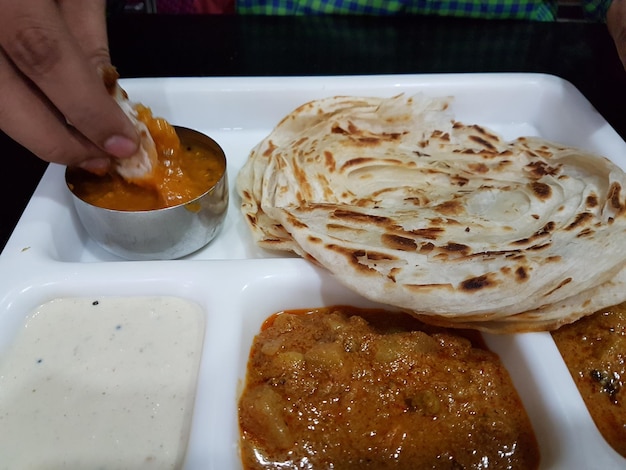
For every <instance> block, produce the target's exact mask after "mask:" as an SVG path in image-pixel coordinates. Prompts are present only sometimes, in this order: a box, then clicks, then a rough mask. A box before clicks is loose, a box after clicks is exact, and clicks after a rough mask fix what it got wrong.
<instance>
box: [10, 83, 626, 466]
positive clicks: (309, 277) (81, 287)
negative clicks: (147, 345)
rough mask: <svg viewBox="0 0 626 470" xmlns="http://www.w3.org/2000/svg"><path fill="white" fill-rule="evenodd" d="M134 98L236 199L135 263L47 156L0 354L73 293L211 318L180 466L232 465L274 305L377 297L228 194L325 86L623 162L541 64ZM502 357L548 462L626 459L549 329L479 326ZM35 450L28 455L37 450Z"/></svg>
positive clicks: (623, 147) (178, 89)
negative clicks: (597, 420) (257, 219)
mask: <svg viewBox="0 0 626 470" xmlns="http://www.w3.org/2000/svg"><path fill="white" fill-rule="evenodd" d="M122 86H123V87H124V88H125V89H126V91H127V92H128V94H129V96H130V98H131V100H133V101H137V102H141V103H143V104H145V105H147V106H149V107H151V108H152V110H153V113H154V115H156V116H163V117H165V118H166V119H168V120H169V121H170V122H171V123H173V124H176V125H180V126H185V127H190V128H194V129H197V130H199V131H201V132H203V133H206V134H207V135H209V136H211V137H212V138H213V139H215V140H216V141H217V142H218V143H219V144H220V145H221V146H222V148H223V149H224V151H225V153H226V156H227V159H228V174H229V180H230V188H231V189H230V190H231V198H230V207H229V212H228V216H227V218H226V221H225V224H224V226H223V228H222V230H221V232H220V233H219V234H218V236H217V237H216V238H215V239H214V240H213V241H212V242H211V243H210V244H209V245H208V246H206V247H205V248H203V249H202V250H200V251H198V252H197V253H194V254H193V255H190V256H188V257H186V258H184V259H181V260H176V261H145V262H144V261H141V262H130V261H124V260H122V259H119V258H116V257H115V256H113V255H111V254H109V253H107V252H105V251H103V250H102V249H101V248H99V247H98V246H97V245H95V243H93V242H92V241H91V240H89V238H88V236H87V234H86V233H85V231H84V230H83V229H82V227H81V225H80V223H79V221H78V219H77V217H76V214H75V213H74V210H73V207H72V203H71V199H70V196H69V194H68V192H67V188H66V187H65V184H64V180H63V172H64V168H63V167H61V166H58V165H50V167H49V168H48V170H47V171H46V173H45V174H44V177H43V178H42V180H41V182H40V184H39V186H38V188H37V190H36V192H35V194H34V195H33V197H32V199H31V201H30V203H29V205H28V206H27V208H26V210H25V212H24V214H23V216H22V218H21V219H20V222H19V223H18V225H17V227H16V229H15V231H14V233H13V235H12V236H11V238H10V239H9V241H8V243H7V245H6V247H5V249H4V251H3V253H2V254H1V255H0V354H1V353H2V352H3V351H5V350H6V349H7V348H8V345H9V344H10V342H11V340H12V338H13V336H14V334H15V332H16V331H17V329H18V328H19V326H20V325H21V324H22V323H23V321H24V318H25V316H26V315H27V314H28V313H29V312H30V311H31V310H33V309H34V308H36V307H37V306H38V305H40V304H42V303H44V302H46V301H48V300H51V299H54V298H58V297H68V296H85V295H87V296H100V297H102V296H108V295H110V296H142V295H173V296H179V297H182V298H185V299H190V300H193V301H195V302H197V303H198V304H200V305H201V306H202V308H203V309H204V311H205V314H206V332H205V340H204V349H203V352H202V359H201V364H200V374H199V381H198V388H197V396H196V401H195V408H194V415H193V422H192V430H191V437H190V442H189V448H188V451H187V457H186V461H185V466H184V468H186V469H190V470H191V469H193V470H196V469H197V470H206V469H236V468H239V467H240V464H239V457H238V428H237V398H238V392H239V390H240V388H241V385H242V382H243V378H244V375H245V367H246V359H247V355H248V351H249V347H250V344H251V341H252V339H253V337H254V335H255V334H256V332H257V331H258V330H259V327H260V325H261V323H262V322H263V320H265V318H266V317H267V316H268V315H270V314H272V313H274V312H275V311H278V310H283V309H294V308H306V307H317V306H322V305H332V304H339V303H341V304H354V305H362V306H371V305H372V304H371V303H370V302H368V301H366V300H364V299H362V298H360V297H359V296H358V295H357V294H355V293H352V292H351V291H348V290H346V289H345V288H343V287H342V286H341V285H339V284H338V283H337V282H336V281H335V280H334V279H333V278H332V276H330V275H329V274H328V273H327V272H325V271H323V270H321V269H318V268H316V267H313V266H312V265H311V264H309V263H308V262H306V261H305V260H302V259H300V258H296V257H288V256H285V255H284V254H282V253H272V252H268V251H264V250H261V249H259V248H258V247H256V246H255V245H254V243H253V241H252V238H251V236H250V234H249V231H248V228H247V226H246V225H245V222H244V220H243V218H242V216H241V214H240V211H239V207H238V206H239V198H238V197H237V195H236V192H235V190H234V188H235V178H236V175H237V172H238V170H239V169H240V168H241V166H242V165H243V163H244V162H245V160H246V158H247V156H248V153H249V151H250V149H251V148H252V147H253V146H254V145H256V144H257V143H258V142H259V141H260V140H261V139H263V138H264V137H265V136H266V135H267V134H268V133H269V132H270V131H271V130H272V129H273V127H274V126H275V125H276V124H277V123H278V122H279V121H280V119H282V117H284V116H285V115H286V114H288V113H289V112H291V111H292V110H293V109H294V108H296V107H297V106H299V105H301V104H303V103H305V102H307V101H309V100H312V99H316V98H323V97H328V96H333V95H361V96H393V95H396V94H398V93H409V94H412V93H417V92H423V93H426V94H429V95H432V96H453V97H454V101H453V105H452V111H453V113H454V115H455V117H456V119H457V120H459V121H462V122H465V123H475V124H481V125H484V126H487V127H489V128H491V129H493V130H496V131H498V132H500V133H501V134H502V135H503V136H504V137H505V138H515V137H518V136H522V135H536V136H541V137H544V138H547V139H550V140H554V141H558V142H561V143H564V144H568V145H575V146H579V147H582V148H584V149H587V150H590V151H594V152H597V153H601V154H603V155H605V156H607V157H609V158H611V159H613V160H614V161H615V162H617V163H618V164H619V165H621V166H622V167H626V144H625V143H624V141H623V140H622V139H621V138H620V137H619V136H618V135H617V133H616V132H615V131H614V130H613V129H612V128H611V127H610V126H609V125H608V123H607V122H606V121H605V120H604V119H603V118H602V116H600V115H599V114H598V113H597V112H596V111H595V110H594V109H593V107H592V106H591V105H590V104H589V102H588V101H587V100H586V99H585V98H584V97H583V96H582V95H581V94H580V93H579V92H578V91H577V90H576V89H575V88H574V87H573V86H571V85H570V84H569V83H567V82H565V81H563V80H561V79H559V78H556V77H553V76H548V75H539V74H467V75H393V76H392V75H389V76H349V77H348V76H342V77H288V78H286V77H285V78H282V77H272V78H269V77H267V78H256V77H250V78H162V79H132V80H125V81H122ZM485 339H486V341H487V344H488V345H489V346H490V347H491V348H492V349H493V350H494V351H495V352H496V353H498V354H499V355H500V357H501V359H502V360H503V361H504V363H505V365H506V366H507V368H508V370H509V372H510V373H511V376H512V378H513V381H514V383H515V385H516V387H517V388H518V390H519V392H520V395H521V397H522V400H523V402H524V404H525V406H526V408H527V411H528V413H529V416H530V418H531V421H532V424H533V426H534V429H535V433H536V435H537V438H538V441H539V444H540V449H541V454H542V465H541V468H544V469H553V468H558V469H578V468H581V469H582V468H584V469H591V468H598V469H608V468H625V467H626V459H623V458H622V457H620V456H619V455H618V454H617V453H616V452H615V451H613V449H611V448H610V447H609V446H608V445H607V444H606V443H605V441H604V439H603V438H602V437H601V436H600V435H599V433H598V432H597V430H596V428H595V425H594V424H593V421H592V420H591V418H590V416H589V414H588V412H587V410H586V407H585V405H584V403H583V402H582V399H581V398H580V395H579V394H578V392H577V390H576V388H575V385H574V383H573V381H572V379H571V377H570V375H569V372H568V371H567V368H566V367H565V364H564V363H563V361H562V359H561V357H560V355H559V353H558V351H557V349H556V346H555V345H554V343H553V341H552V338H551V336H550V335H549V334H548V333H533V334H522V335H512V336H493V335H485ZM34 451H36V450H35V449H34Z"/></svg>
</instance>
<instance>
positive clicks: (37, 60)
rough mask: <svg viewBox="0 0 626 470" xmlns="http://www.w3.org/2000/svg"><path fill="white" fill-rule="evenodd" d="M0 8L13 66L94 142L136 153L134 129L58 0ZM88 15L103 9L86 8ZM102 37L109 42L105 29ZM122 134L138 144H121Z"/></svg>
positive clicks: (1, 41)
mask: <svg viewBox="0 0 626 470" xmlns="http://www.w3.org/2000/svg"><path fill="white" fill-rule="evenodd" d="M80 3H83V2H80ZM0 11H2V13H3V14H2V15H1V16H0V45H1V46H2V48H3V50H4V51H5V53H6V54H7V55H8V56H9V58H10V59H11V61H12V62H13V63H14V65H15V66H16V67H17V68H18V69H19V70H20V71H21V72H22V73H23V74H24V75H25V76H27V77H28V78H29V79H30V80H32V82H33V83H34V84H35V85H36V86H37V87H38V88H39V89H40V90H41V91H42V92H43V93H44V94H45V95H46V96H47V97H48V99H49V100H50V101H51V102H52V104H53V105H54V106H55V107H56V108H57V109H58V110H59V111H60V113H61V114H62V115H63V116H64V117H65V119H67V121H69V122H71V123H72V125H73V126H74V128H76V129H77V130H78V131H79V132H80V133H82V134H83V135H84V136H86V137H87V138H88V139H89V140H90V141H91V142H93V143H94V144H96V145H97V146H98V147H100V148H101V149H103V150H105V151H112V150H113V153H114V154H116V152H117V153H120V154H116V156H120V157H124V156H130V155H132V153H134V150H136V145H137V135H136V132H135V129H134V127H133V125H132V123H131V122H130V121H129V120H128V118H127V117H126V116H125V115H124V113H123V111H122V110H121V109H120V107H119V106H118V105H117V104H116V103H115V102H114V100H113V99H112V98H111V97H110V96H109V94H108V93H107V91H106V89H105V87H104V85H103V83H102V80H101V78H100V76H99V75H98V72H97V70H96V68H95V67H94V65H93V64H92V63H91V62H90V59H89V57H88V56H87V54H86V53H85V51H84V50H83V49H82V48H81V46H80V45H79V44H77V39H76V38H75V36H74V35H73V34H72V33H71V32H70V29H69V27H68V26H67V25H66V23H65V18H64V17H63V15H62V14H61V11H60V10H59V7H58V6H57V2H55V1H52V0H29V1H28V2H16V1H14V0H0ZM84 14H85V15H87V16H89V15H94V14H99V13H98V12H97V11H96V9H88V8H87V9H85V10H84ZM102 14H104V12H102ZM74 16H76V15H74ZM79 19H80V18H76V17H75V18H72V20H73V21H78V20H79ZM85 21H91V19H90V18H85ZM96 37H97V36H96ZM100 37H104V40H105V41H106V34H104V35H103V36H100ZM90 47H91V48H93V47H94V46H93V44H92V45H90ZM102 47H103V48H106V44H104V45H102ZM120 139H126V140H130V141H131V142H132V143H133V144H134V145H130V146H129V145H126V146H124V145H121V146H120V145H119V142H120ZM111 142H113V143H114V145H113V147H112V146H111ZM120 149H121V150H120Z"/></svg>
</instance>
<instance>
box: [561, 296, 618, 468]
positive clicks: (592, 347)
mask: <svg viewBox="0 0 626 470" xmlns="http://www.w3.org/2000/svg"><path fill="white" fill-rule="evenodd" d="M552 337H553V338H554V341H555V342H556V345H557V347H558V348H559V351H560V352H561V355H562V356H563V359H564V361H565V363H566V364H567V367H568V369H569V371H570V374H571V375H572V378H573V379H574V382H576V386H577V387H578V390H579V391H580V394H581V396H582V398H583V400H584V402H585V404H586V405H587V408H588V409H589V413H590V414H591V417H592V418H593V421H594V422H595V424H596V426H597V428H598V430H599V431H600V433H601V434H602V435H603V436H604V438H605V439H606V441H607V442H608V443H609V444H610V445H611V446H612V447H613V448H614V449H615V450H616V451H617V452H618V453H619V454H621V455H622V456H623V457H626V390H625V389H624V380H625V379H626V303H622V304H619V305H616V306H614V307H610V308H606V309H603V310H600V311H598V312H596V313H595V314H593V315H591V316H588V317H585V318H582V319H580V320H578V321H577V322H575V323H572V324H570V325H566V326H563V327H561V328H560V329H558V330H556V331H554V332H553V333H552Z"/></svg>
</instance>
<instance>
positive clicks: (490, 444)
mask: <svg viewBox="0 0 626 470" xmlns="http://www.w3.org/2000/svg"><path fill="white" fill-rule="evenodd" d="M239 425H240V437H241V439H240V447H241V456H242V462H243V466H244V468H245V469H262V468H316V469H317V468H338V469H339V468H340V469H359V470H362V469H375V470H383V469H410V470H414V469H416V468H450V469H454V468H487V467H489V468H523V469H535V468H537V467H538V465H539V449H538V446H537V442H536V438H535V435H534V432H533V429H532V427H531V423H530V420H529V418H528V416H527V414H526V411H525V410H524V408H523V405H522V402H521V400H520V398H519V396H518V394H517V391H516V390H515V388H514V386H513V384H512V382H511V379H510V377H509V375H508V373H507V371H506V370H505V368H504V366H503V365H502V364H501V363H500V360H499V358H498V357H497V355H496V354H494V353H493V352H491V351H489V350H488V349H487V348H486V346H485V345H484V344H483V343H482V337H480V335H478V334H476V333H472V334H470V333H469V332H467V334H465V333H461V332H459V331H454V330H445V329H442V328H435V327H429V326H427V325H424V324H422V323H421V322H419V321H418V320H416V319H415V318H413V317H410V316H409V315H405V314H394V313H391V312H382V311H373V310H363V309H355V308H351V307H343V306H341V307H328V308H321V309H314V310H310V311H303V310H302V311H287V312H281V313H279V314H276V315H274V316H272V317H271V318H269V319H268V320H267V321H266V324H265V325H264V326H263V328H262V331H261V332H260V333H259V334H258V335H257V337H256V338H255V340H254V343H253V345H252V348H251V351H250V357H249V361H248V369H247V376H246V384H245V389H244V390H243V393H242V396H241V398H240V401H239Z"/></svg>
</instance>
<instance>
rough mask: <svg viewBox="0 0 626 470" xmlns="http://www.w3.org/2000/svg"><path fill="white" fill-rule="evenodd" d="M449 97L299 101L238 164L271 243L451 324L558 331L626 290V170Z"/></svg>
mask: <svg viewBox="0 0 626 470" xmlns="http://www.w3.org/2000/svg"><path fill="white" fill-rule="evenodd" d="M450 102H451V100H450V99H449V98H429V97H426V96H424V95H421V94H420V95H415V96H406V95H399V96H396V97H392V98H373V97H366V98H360V97H341V96H338V97H331V98H327V99H322V100H317V101H313V102H310V103H307V104H305V105H303V106H301V107H299V108H298V109H296V110H295V111H293V112H292V113H291V114H289V115H288V116H287V117H285V118H284V119H283V120H282V121H281V122H280V123H279V124H278V126H277V127H276V128H275V129H274V130H273V131H272V132H271V134H270V135H269V136H268V137H267V138H265V139H264V140H263V141H261V142H260V143H259V144H258V145H257V146H256V147H255V148H254V149H253V150H252V152H251V154H250V156H249V159H248V161H247V162H246V164H245V165H244V167H243V168H242V169H241V171H240V173H239V175H238V179H237V188H238V192H239V194H240V196H241V198H242V211H243V213H244V215H245V218H246V220H247V222H248V225H249V226H250V229H251V231H252V234H253V236H254V238H255V240H256V242H257V243H258V244H259V245H260V246H262V247H265V248H269V249H278V250H287V251H292V252H294V253H296V254H298V255H300V256H302V257H305V258H307V259H309V260H311V261H313V262H315V263H317V264H319V265H321V266H323V267H325V268H326V269H328V270H329V271H331V272H332V273H333V274H334V275H335V276H336V278H337V279H338V280H339V281H341V282H342V283H343V284H345V285H346V286H348V287H350V288H352V289H354V290H355V291H357V292H359V293H361V294H362V295H363V296H365V297H367V298H370V299H372V300H375V301H377V302H382V303H384V304H388V305H392V306H396V307H398V308H400V309H403V310H407V311H410V312H412V313H414V314H415V315H419V316H420V317H422V319H424V320H426V321H429V322H431V323H436V324H441V325H447V326H463V327H472V328H477V329H481V330H485V331H497V332H512V331H532V330H549V329H554V328H557V327H558V326H560V325H562V324H564V323H569V322H572V321H574V320H576V319H578V318H580V317H581V316H583V315H587V314H590V313H592V312H594V311H596V310H598V309H599V308H602V307H605V306H608V305H613V304H616V303H619V302H621V301H624V300H626V288H625V281H626V269H625V268H626V248H625V247H624V244H623V243H622V236H623V234H624V231H625V230H626V214H625V207H626V201H625V199H624V197H625V195H624V191H623V187H624V185H625V184H626V175H625V174H624V172H623V171H622V170H621V169H620V168H619V167H618V166H617V165H615V164H614V163H612V162H611V161H610V160H608V159H607V158H605V157H602V156H598V155H594V154H592V153H590V152H587V151H583V150H581V149H576V148H571V147H568V146H565V145H559V144H557V143H553V142H549V141H546V140H543V139H540V138H536V137H522V138H518V139H516V140H513V141H505V140H504V139H502V138H501V137H500V136H499V135H497V134H496V133H495V132H493V131H491V130H489V129H486V128H484V127H481V126H478V125H471V124H464V123H460V122H457V121H456V120H455V119H454V117H453V116H452V114H451V113H450V112H449V104H450Z"/></svg>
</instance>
